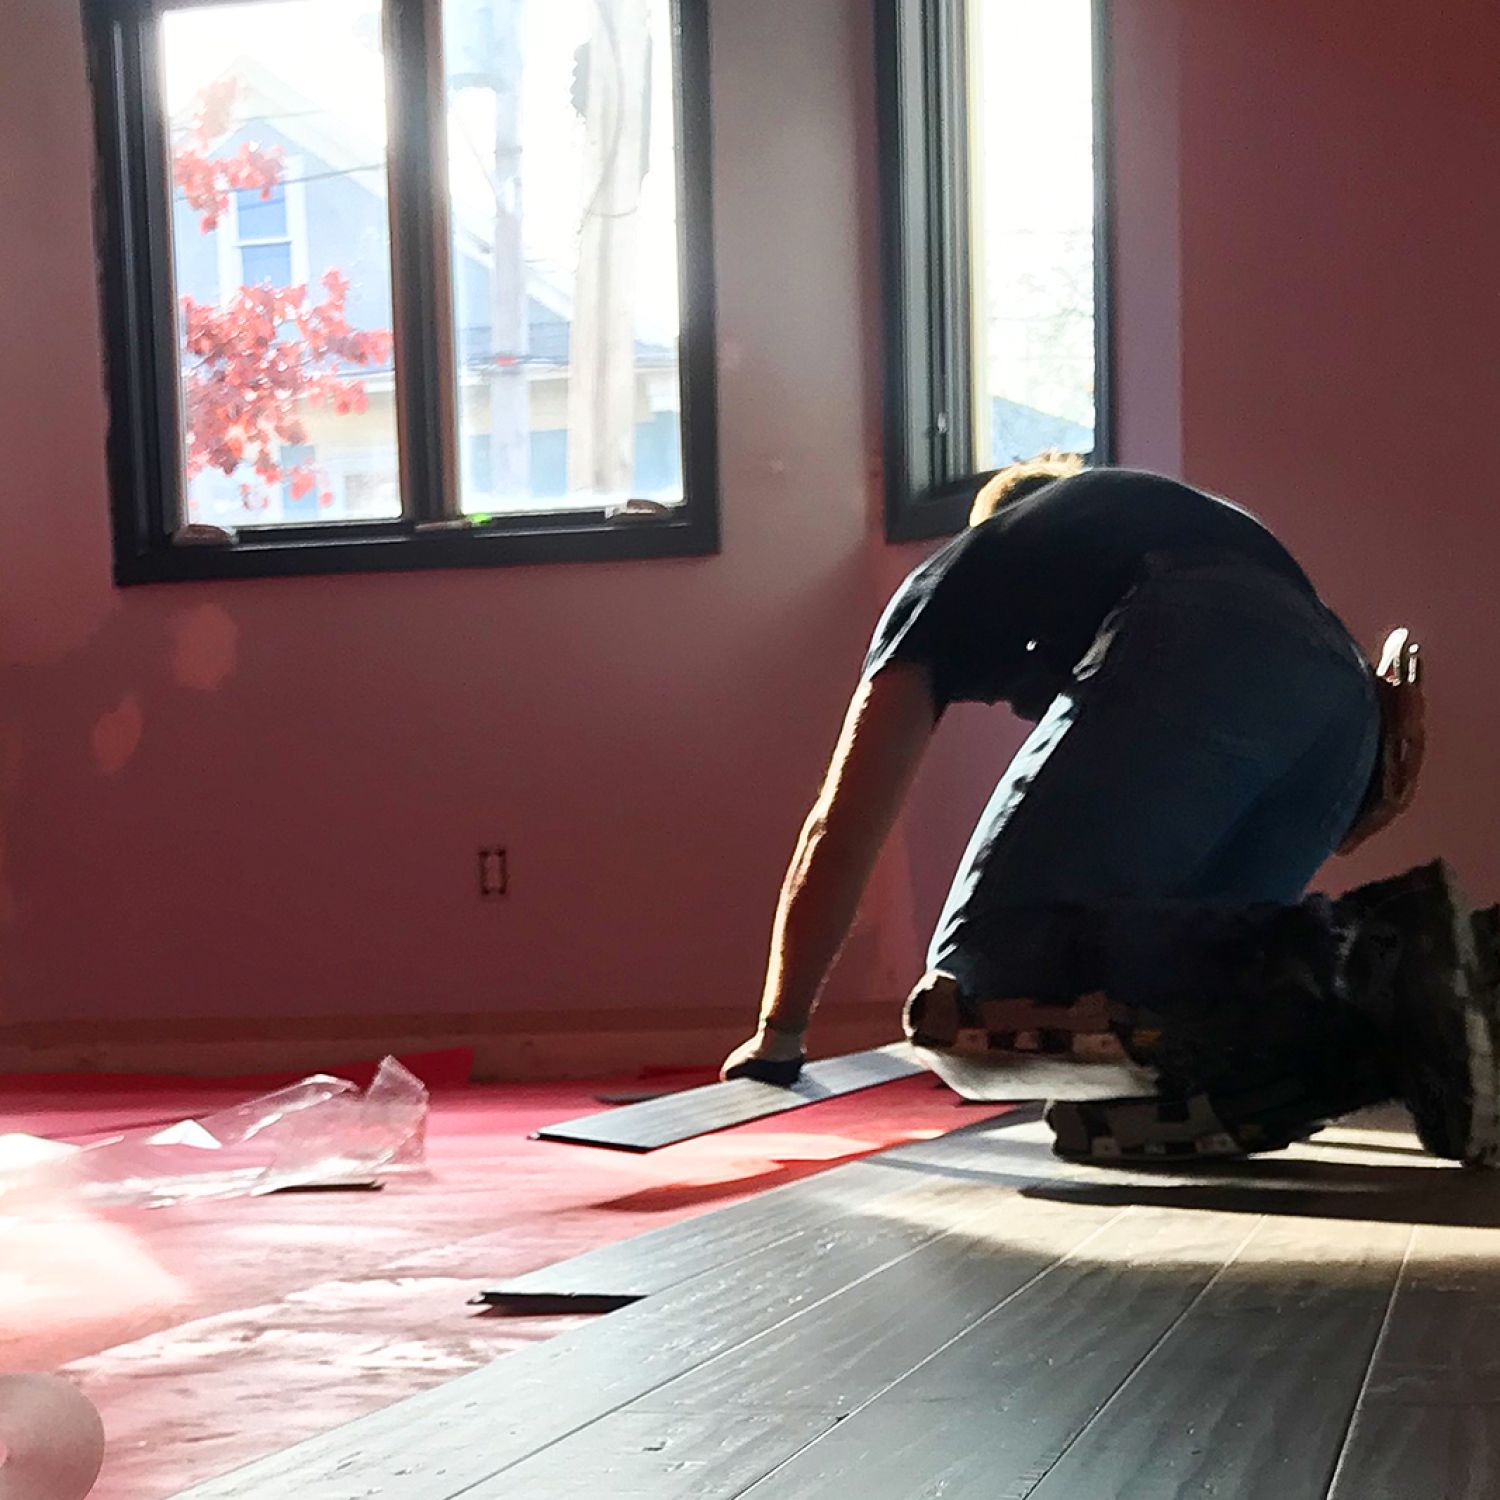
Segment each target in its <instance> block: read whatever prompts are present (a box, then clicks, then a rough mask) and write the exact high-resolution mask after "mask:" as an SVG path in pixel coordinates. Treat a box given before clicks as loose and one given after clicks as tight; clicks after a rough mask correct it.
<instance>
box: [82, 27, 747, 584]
mask: <svg viewBox="0 0 1500 1500" xmlns="http://www.w3.org/2000/svg"><path fill="white" fill-rule="evenodd" d="M222 3H224V0H83V14H84V28H85V40H86V45H87V51H88V62H89V73H90V81H91V85H92V91H93V98H94V114H95V147H96V182H95V221H96V239H97V249H98V256H99V270H100V276H99V282H100V287H99V291H100V305H101V316H102V322H103V334H104V355H105V364H106V369H105V385H106V394H107V398H108V403H109V413H110V423H109V436H108V466H109V479H110V490H111V509H112V516H113V523H114V576H115V581H116V582H117V583H119V584H138V583H158V582H175V581H184V580H191V579H210V578H212V579H221V578H244V577H266V576H285V575H290V574H310V573H344V572H367V571H393V570H396V571H404V570H409V569H425V568H452V567H490V566H496V565H505V564H517V563H549V562H614V561H621V560H627V559H637V558H653V557H687V556H703V555H707V554H711V553H714V552H717V551H718V549H719V504H718V414H717V371H716V347H717V344H716V335H715V288H714V252H713V193H712V184H711V177H710V164H711V155H712V134H711V115H710V104H709V37H708V4H709V0H670V4H671V21H672V34H673V44H674V57H673V64H674V68H675V81H676V88H675V90H674V103H675V122H674V123H675V138H676V148H677V163H676V165H677V210H678V221H677V232H678V254H679V259H678V267H679V270H678V276H679V306H680V309H681V333H680V339H679V381H680V385H681V397H682V410H681V417H680V423H681V452H682V467H683V492H684V500H683V503H682V505H681V506H680V507H677V506H674V507H672V509H671V510H670V512H667V513H662V512H660V510H659V509H658V508H656V507H651V506H649V505H647V506H641V507H626V508H617V509H616V510H615V511H613V512H610V511H606V510H604V509H603V508H600V509H598V510H583V511H569V512H557V511H552V512H546V511H543V510H540V509H539V511H538V512H537V513H535V514H523V515H510V516H505V517H502V518H498V519H495V520H491V521H487V522H484V523H478V524H476V523H473V522H469V521H467V520H463V519H459V518H457V517H456V514H455V513H456V511H457V503H456V501H457V469H456V445H457V443H458V440H459V439H458V432H457V427H456V421H455V420H454V382H455V379H456V376H455V375H454V374H453V372H452V371H451V370H450V369H448V368H446V366H445V361H447V360H448V355H449V351H450V341H451V336H450V334H449V331H448V330H449V327H450V323H451V319H450V318H449V317H448V307H449V302H448V283H449V274H448V255H449V249H448V243H447V211H446V204H445V202H444V201H443V198H444V196H445V195H444V194H443V193H442V191H441V190H440V182H439V179H438V178H437V177H436V176H435V175H434V174H433V172H432V171H431V170H429V164H431V163H434V162H437V161H440V160H441V159H442V157H441V154H440V152H441V147H442V142H443V131H444V118H443V115H444V111H443V101H442V87H441V83H440V82H439V83H437V84H436V85H434V86H429V83H428V80H429V79H437V80H441V78H442V70H441V57H442V13H441V0H382V9H383V17H384V28H385V52H386V69H387V83H388V97H387V116H388V119H389V120H390V121H391V122H392V128H391V132H390V142H389V148H388V149H389V168H388V170H389V187H390V203H391V220H392V231H393V232H392V238H391V255H392V286H391V293H392V317H393V325H392V326H393V332H394V336H395V348H396V372H397V373H396V411H397V425H398V433H399V443H400V454H401V461H400V468H401V484H402V492H403V501H404V505H405V508H406V515H405V516H403V517H402V518H401V519H400V520H395V521H345V522H335V523H330V524H327V525H306V524H302V525H284V526H265V527H255V526H245V527H241V528H237V530H236V532H235V534H234V539H233V540H214V539H211V538H210V539H208V540H202V541H200V540H192V539H190V538H183V537H180V536H177V535H175V534H176V533H178V531H179V528H180V526H181V524H182V522H181V519H180V518H181V517H183V514H184V510H183V506H182V468H181V459H180V455H179V451H178V449H179V439H178V436H177V434H178V401H179V395H178V377H177V357H178V356H177V347H176V340H177V318H176V310H175V306H174V302H173V296H174V292H173V284H172V272H171V264H172V262H171V252H172V246H171V233H172V231H171V215H172V209H171V202H172V199H171V185H170V180H169V176H168V172H167V152H168V143H167V140H166V129H165V115H164V111H163V110H162V109H161V108H160V102H159V101H160V99H161V93H160V85H161V80H160V78H159V55H160V49H159V46H158V45H157V20H158V18H159V16H160V15H161V14H162V13H164V12H166V11H169V10H182V9H190V8H195V7H201V6H205V5H214V4H222ZM397 121H401V122H402V125H401V128H399V129H398V128H396V125H395V122H397ZM413 288H416V289H426V290H418V291H415V292H413V291H412V290H410V289H413Z"/></svg>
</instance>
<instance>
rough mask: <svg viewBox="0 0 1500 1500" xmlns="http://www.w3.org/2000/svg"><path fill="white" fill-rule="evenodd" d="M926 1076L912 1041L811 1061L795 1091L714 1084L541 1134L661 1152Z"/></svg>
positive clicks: (749, 1082)
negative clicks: (916, 1075)
mask: <svg viewBox="0 0 1500 1500" xmlns="http://www.w3.org/2000/svg"><path fill="white" fill-rule="evenodd" d="M922 1071H923V1067H922V1064H921V1063H920V1062H919V1061H918V1060H917V1057H916V1054H915V1053H914V1052H913V1050H912V1048H911V1047H910V1046H909V1045H908V1044H907V1043H905V1042H892V1043H891V1044H890V1045H889V1046H886V1047H875V1048H872V1049H871V1050H870V1051H868V1052H851V1053H848V1054H847V1055H845V1056H843V1057H827V1058H822V1059H820V1060H819V1061H817V1062H812V1063H808V1064H807V1066H806V1067H804V1068H803V1070H802V1076H801V1077H800V1078H799V1079H798V1080H797V1082H796V1083H794V1084H792V1085H791V1087H789V1088H782V1087H781V1086H780V1085H778V1084H772V1083H757V1082H755V1080H754V1079H750V1078H736V1079H732V1080H731V1081H730V1082H728V1083H708V1084H704V1085H703V1087H702V1088H696V1089H683V1090H681V1091H680V1092H679V1093H675V1094H665V1095H663V1096H662V1097H661V1098H659V1099H648V1100H645V1101H644V1102H643V1103H640V1104H625V1105H621V1106H619V1107H618V1108H616V1109H607V1110H604V1111H602V1112H601V1113H599V1114H593V1115H583V1116H581V1117H580V1118H578V1119H576V1120H564V1121H561V1122H560V1123H559V1124H556V1125H546V1126H543V1127H542V1129H540V1130H538V1131H537V1132H536V1139H537V1140H541V1141H560V1142H563V1143H565V1144H567V1145H572V1146H600V1147H603V1148H605V1149H606V1150H610V1151H656V1150H659V1149H660V1148H661V1147H662V1146H672V1145H675V1144H676V1143H677V1142H678V1141H688V1140H692V1139H694V1138H695V1137H697V1136H700V1135H711V1134H713V1133H714V1132H715V1131H719V1130H729V1129H731V1128H732V1127H733V1126H735V1125H745V1124H748V1123H749V1122H750V1121H751V1120H764V1119H766V1118H767V1117H768V1116H770V1115H780V1114H785V1113H787V1112H788V1111H789V1110H793V1109H801V1108H802V1107H803V1106H805V1105H808V1104H816V1103H818V1102H819V1101H820V1100H822V1099H833V1098H837V1097H839V1096H840V1095H843V1094H853V1093H858V1092H859V1091H860V1090H861V1089H868V1088H874V1087H875V1086H876V1085H877V1084H881V1083H891V1082H893V1081H894V1080H895V1079H897V1078H909V1077H911V1075H912V1074H913V1073H920V1072H922Z"/></svg>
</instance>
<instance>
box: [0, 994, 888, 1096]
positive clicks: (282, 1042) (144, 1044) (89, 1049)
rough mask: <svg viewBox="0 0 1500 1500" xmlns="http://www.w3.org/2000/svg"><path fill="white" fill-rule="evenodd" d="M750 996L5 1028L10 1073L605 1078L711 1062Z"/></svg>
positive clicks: (819, 1030) (881, 1036) (820, 1033)
mask: <svg viewBox="0 0 1500 1500" xmlns="http://www.w3.org/2000/svg"><path fill="white" fill-rule="evenodd" d="M753 1022H754V1016H753V1014H752V1013H750V1012H747V1011H746V1009H745V1008H744V1007H743V1006H711V1007H706V1006H678V1007H675V1008H670V1009H657V1010H654V1011H653V1012H652V1013H650V1014H649V1015H647V1014H645V1013H643V1012H638V1011H623V1010H619V1009H608V1008H604V1007H593V1008H589V1009H578V1010H527V1011H507V1012H503V1013H495V1014H483V1013H476V1012H458V1013H452V1012H450V1013H446V1014H442V1013H435V1014H430V1015H380V1016H352V1015H351V1016H283V1017H273V1018H265V1017H259V1018H256V1019H255V1020H254V1022H253V1024H252V1023H251V1022H250V1021H247V1020H245V1019H240V1018H221V1017H199V1018H187V1019H183V1020H170V1019H160V1020H152V1021H138V1022H137V1021H120V1020H107V1021H45V1022H42V1021H39V1022H29V1023H22V1024H19V1025H12V1026H0V1073H74V1072H77V1073H147V1072H149V1073H175V1074H182V1075H185V1076H188V1077H213V1076H216V1075H217V1076H223V1075H226V1074H241V1073H257V1072H267V1073H270V1072H280V1071H283V1070H288V1069H298V1070H302V1071H306V1072H316V1071H319V1070H321V1069H328V1068H336V1067H339V1066H344V1065H347V1064H349V1063H352V1062H358V1061H362V1060H365V1059H369V1058H373V1057H378V1056H381V1055H383V1054H385V1053H388V1052H389V1053H397V1054H401V1053H406V1054H410V1053H416V1052H436V1051H442V1050H446V1049H448V1048H456V1047H470V1048H472V1049H473V1051H474V1068H473V1072H472V1075H471V1076H472V1077H473V1079H474V1080H475V1081H476V1082H492V1081H497V1080H505V1081H514V1082H525V1081H531V1080H541V1079H560V1078H604V1077H609V1076H611V1075H618V1074H623V1073H631V1072H635V1071H637V1070H638V1069H641V1068H646V1067H687V1068H690V1067H708V1066H711V1065H713V1064H716V1063H718V1062H719V1061H720V1060H721V1059H722V1058H723V1057H724V1055H725V1053H727V1052H728V1051H729V1049H730V1048H731V1047H733V1046H735V1045H736V1044H737V1043H739V1042H742V1041H743V1040H744V1039H745V1037H746V1035H748V1033H749V1031H750V1029H751V1026H752V1025H753ZM900 1023H901V1001H900V1000H898V999H891V1000H884V1001H859V1002H855V1003H845V1004H838V1005H830V1006H829V1007H828V1008H827V1009H826V1010H825V1011H823V1012H821V1013H820V1014H819V1016H818V1019H817V1021H816V1023H815V1026H814V1030H813V1034H812V1037H811V1042H812V1046H813V1051H814V1055H816V1056H827V1055H830V1054H837V1053H843V1052H853V1051H858V1050H860V1049H862V1048H866V1047H877V1046H881V1045H883V1044H884V1043H886V1042H890V1041H894V1040H895V1039H896V1038H897V1037H899V1035H900V1032H901V1024H900Z"/></svg>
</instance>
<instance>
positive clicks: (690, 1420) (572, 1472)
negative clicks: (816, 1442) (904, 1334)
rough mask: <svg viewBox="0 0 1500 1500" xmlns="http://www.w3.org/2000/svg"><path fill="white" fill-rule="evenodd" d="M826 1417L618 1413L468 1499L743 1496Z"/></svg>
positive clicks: (658, 1499) (821, 1425)
mask: <svg viewBox="0 0 1500 1500" xmlns="http://www.w3.org/2000/svg"><path fill="white" fill-rule="evenodd" d="M826 1425H827V1421H826V1418H822V1417H818V1416H814V1415H812V1414H809V1413H805V1412H804V1413H799V1412H752V1413H747V1412H694V1413H691V1414H684V1415H677V1414H672V1415H662V1414H659V1413H656V1412H636V1411H629V1412H615V1413H613V1414H612V1415H610V1416H607V1417H603V1418H601V1419H600V1420H599V1421H597V1422H595V1423H593V1424H592V1425H591V1426H589V1427H585V1428H584V1429H583V1431H582V1432H580V1433H578V1434H577V1436H576V1437H574V1438H573V1439H571V1440H570V1441H569V1443H568V1461H567V1462H565V1463H559V1462H558V1461H557V1459H556V1457H555V1456H554V1455H555V1453H556V1450H554V1449H547V1450H546V1451H545V1452H542V1453H538V1454H535V1455H533V1456H532V1457H531V1458H528V1459H526V1460H525V1461H524V1462H522V1463H519V1464H517V1465H516V1466H515V1467H514V1468H512V1469H507V1470H506V1471H505V1472H504V1473H503V1474H500V1475H497V1476H496V1477H495V1478H493V1479H490V1480H486V1481H485V1482H484V1483H483V1484H481V1485H480V1486H478V1488H476V1489H473V1490H469V1491H467V1492H466V1493H465V1496H464V1500H706V1497H708V1496H710V1495H738V1494H739V1493H741V1491H743V1490H745V1489H747V1488H749V1486H750V1485H752V1484H753V1483H754V1482H755V1481H756V1480H757V1479H759V1478H760V1477H761V1476H762V1475H763V1474H764V1473H765V1472H766V1470H767V1468H768V1467H769V1466H770V1465H771V1464H772V1463H774V1462H775V1459H774V1457H773V1456H772V1455H774V1454H776V1453H778V1452H780V1451H781V1450H782V1449H783V1448H784V1447H786V1446H788V1445H790V1446H791V1447H792V1448H793V1449H794V1450H795V1449H796V1448H798V1447H801V1446H802V1445H803V1444H804V1443H808V1442H811V1441H812V1439H813V1438H814V1437H816V1436H817V1435H818V1433H819V1432H821V1431H822V1430H823V1428H824V1427H825V1426H826Z"/></svg>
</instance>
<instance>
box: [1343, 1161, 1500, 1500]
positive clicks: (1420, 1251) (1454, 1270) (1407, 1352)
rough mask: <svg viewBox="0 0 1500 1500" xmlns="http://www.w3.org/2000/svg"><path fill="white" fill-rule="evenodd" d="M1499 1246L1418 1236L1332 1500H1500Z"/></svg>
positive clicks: (1482, 1235)
mask: <svg viewBox="0 0 1500 1500" xmlns="http://www.w3.org/2000/svg"><path fill="white" fill-rule="evenodd" d="M1491 1191H1494V1188H1493V1187H1492V1188H1491ZM1496 1238H1497V1237H1496V1234H1495V1232H1494V1231H1493V1230H1489V1229H1453V1228H1438V1227H1435V1226H1430V1225H1423V1226H1421V1227H1419V1228H1418V1229H1417V1232H1416V1234H1415V1236H1414V1237H1413V1241H1412V1247H1411V1251H1410V1253H1409V1254H1408V1256H1407V1260H1406V1264H1405V1266H1404V1267H1403V1268H1402V1272H1401V1278H1400V1281H1399V1282H1398V1283H1397V1287H1396V1295H1395V1297H1394V1299H1393V1300H1392V1303H1391V1311H1390V1317H1389V1319H1388V1320H1387V1322H1386V1326H1385V1329H1384V1331H1383V1332H1382V1334H1381V1338H1380V1343H1379V1344H1378V1345H1377V1347H1376V1350H1375V1357H1374V1359H1373V1360H1372V1361H1371V1363H1370V1370H1369V1375H1368V1377H1367V1379H1366V1383H1365V1388H1364V1391H1363V1392H1362V1393H1361V1396H1360V1400H1359V1405H1358V1406H1357V1408H1356V1410H1355V1415H1354V1422H1353V1425H1352V1427H1351V1428H1350V1432H1349V1437H1348V1441H1347V1442H1346V1443H1345V1446H1344V1452H1343V1454H1342V1456H1341V1458H1340V1461H1339V1465H1338V1469H1337V1471H1336V1472H1335V1475H1334V1482H1333V1487H1332V1489H1331V1490H1330V1491H1329V1500H1413V1497H1420V1500H1492V1497H1493V1496H1495V1495H1497V1494H1500V1264H1497V1261H1496V1254H1497V1249H1500V1247H1497V1245H1496Z"/></svg>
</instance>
